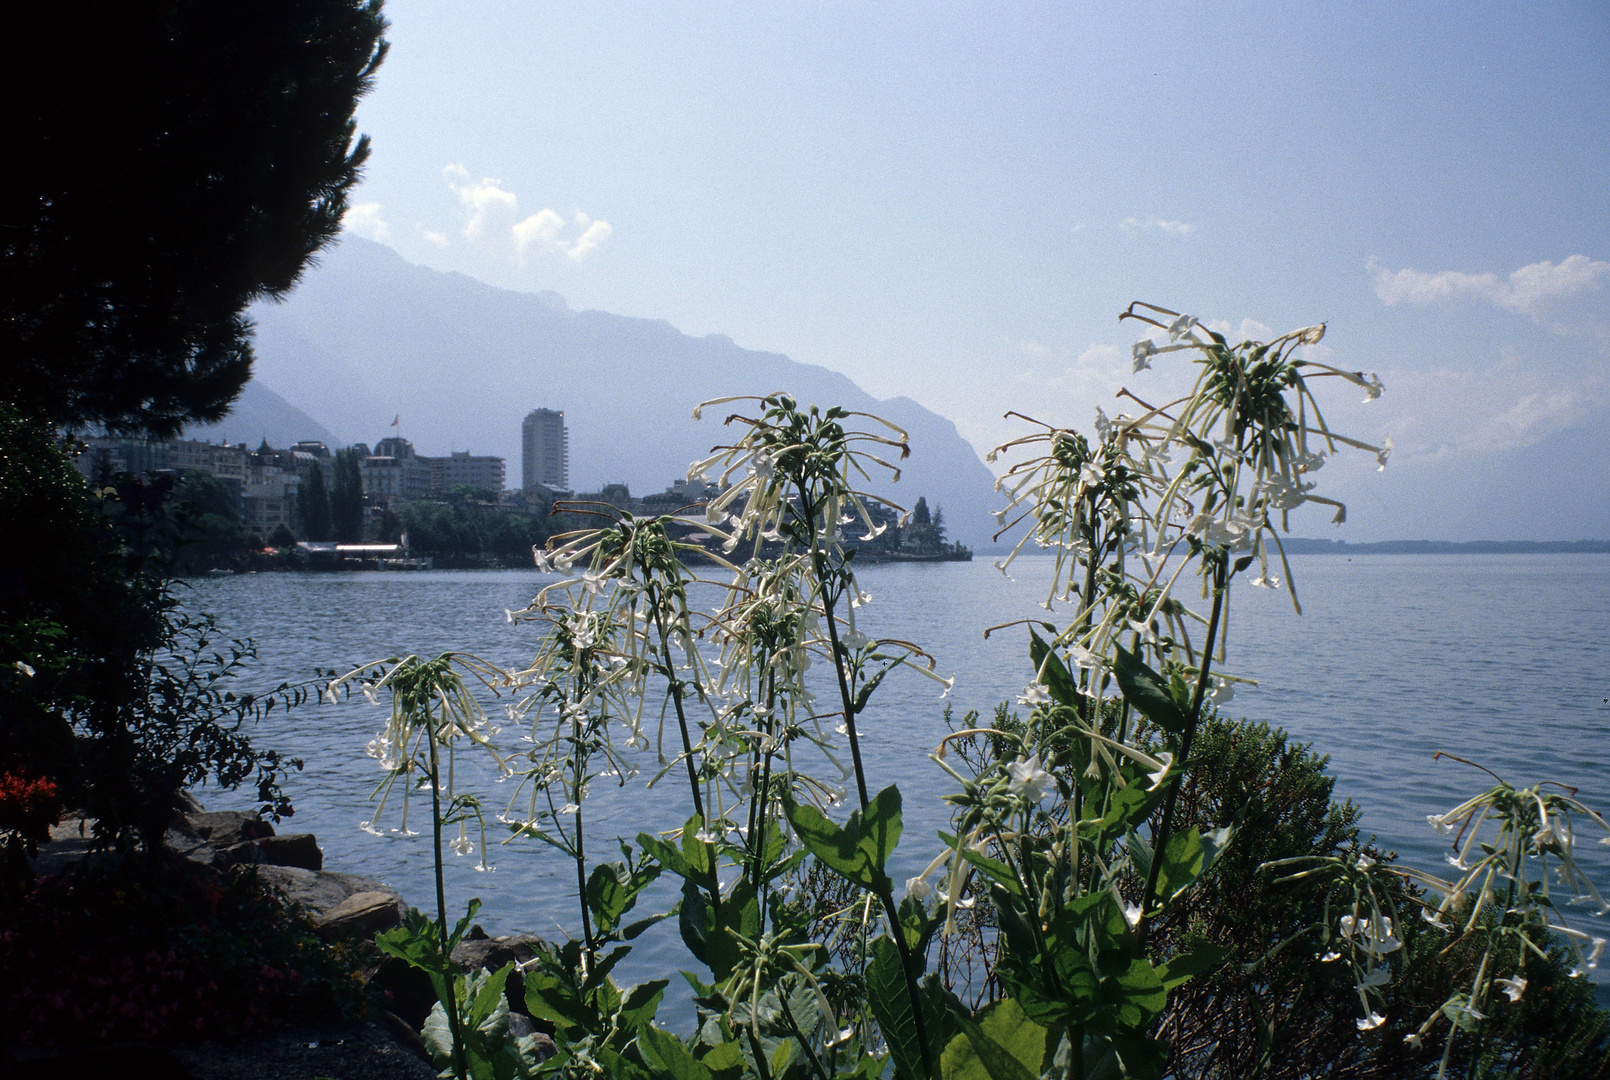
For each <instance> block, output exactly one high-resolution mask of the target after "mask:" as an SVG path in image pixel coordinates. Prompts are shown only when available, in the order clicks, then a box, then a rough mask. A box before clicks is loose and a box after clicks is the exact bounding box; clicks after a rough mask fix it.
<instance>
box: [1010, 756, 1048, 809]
mask: <svg viewBox="0 0 1610 1080" xmlns="http://www.w3.org/2000/svg"><path fill="white" fill-rule="evenodd" d="M1006 770H1007V771H1008V772H1010V773H1011V774H1012V783H1011V785H1010V786H1009V790H1010V791H1011V792H1012V794H1013V795H1021V796H1022V797H1023V799H1024V801H1025V802H1027V803H1028V804H1029V805H1030V806H1033V805H1034V804H1035V803H1037V802H1039V801H1040V800H1041V799H1042V798H1044V797H1045V793H1046V791H1047V789H1049V788H1050V787H1051V785H1052V783H1053V781H1052V778H1051V774H1050V773H1048V772H1046V771H1045V770H1044V769H1043V768H1041V767H1040V755H1039V754H1035V755H1033V756H1032V757H1030V758H1029V759H1028V760H1027V761H1014V762H1011V763H1010V764H1009V765H1007V766H1006Z"/></svg>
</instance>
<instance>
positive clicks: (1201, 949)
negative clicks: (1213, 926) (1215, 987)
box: [1157, 941, 1230, 990]
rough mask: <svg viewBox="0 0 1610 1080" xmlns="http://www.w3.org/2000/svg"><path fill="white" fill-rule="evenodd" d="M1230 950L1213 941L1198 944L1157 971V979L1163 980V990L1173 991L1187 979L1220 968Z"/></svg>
mask: <svg viewBox="0 0 1610 1080" xmlns="http://www.w3.org/2000/svg"><path fill="white" fill-rule="evenodd" d="M1228 955H1230V950H1229V949H1226V948H1225V947H1224V946H1222V945H1215V944H1214V943H1213V942H1211V941H1204V942H1201V943H1200V944H1198V945H1197V946H1196V947H1195V948H1194V949H1192V950H1191V951H1190V952H1184V953H1180V954H1179V955H1177V956H1175V957H1174V958H1173V959H1172V960H1170V961H1169V962H1168V963H1166V964H1164V965H1162V966H1161V967H1159V968H1158V969H1157V977H1158V978H1160V979H1162V980H1163V989H1165V990H1172V989H1174V988H1175V987H1176V986H1179V985H1181V984H1182V983H1184V982H1185V981H1186V980H1187V979H1191V978H1195V977H1196V976H1198V975H1200V974H1202V973H1203V972H1204V971H1211V970H1212V969H1213V968H1216V967H1218V966H1219V964H1220V963H1221V962H1222V961H1223V960H1224V958H1225V957H1226V956H1228Z"/></svg>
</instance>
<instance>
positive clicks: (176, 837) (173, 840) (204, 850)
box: [162, 829, 229, 868]
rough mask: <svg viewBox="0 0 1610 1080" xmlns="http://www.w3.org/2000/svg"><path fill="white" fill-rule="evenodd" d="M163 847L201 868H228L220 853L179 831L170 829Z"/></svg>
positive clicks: (163, 840)
mask: <svg viewBox="0 0 1610 1080" xmlns="http://www.w3.org/2000/svg"><path fill="white" fill-rule="evenodd" d="M162 846H163V847H165V848H167V849H168V850H169V851H171V852H173V853H174V854H175V855H178V856H179V857H180V858H182V859H189V860H190V861H191V862H193V863H196V864H198V865H200V866H210V867H215V868H217V867H224V866H228V865H229V864H228V863H227V862H224V861H223V860H222V859H221V858H220V857H219V851H218V849H217V848H215V847H213V846H212V845H211V844H209V843H207V841H205V840H200V839H197V838H196V837H193V836H187V835H185V834H184V833H182V832H180V831H179V830H178V829H169V830H168V831H167V834H166V835H164V836H163V838H162Z"/></svg>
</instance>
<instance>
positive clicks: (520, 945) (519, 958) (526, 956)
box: [453, 928, 542, 971]
mask: <svg viewBox="0 0 1610 1080" xmlns="http://www.w3.org/2000/svg"><path fill="white" fill-rule="evenodd" d="M477 929H479V928H477ZM541 944H542V939H541V938H539V937H537V936H536V935H535V934H509V935H507V936H506V937H479V938H477V937H468V938H465V939H464V940H463V941H460V942H459V943H458V947H457V948H455V949H454V950H453V963H455V964H457V965H458V966H459V969H460V970H462V971H475V970H476V969H478V968H486V969H487V970H488V971H496V970H497V969H498V968H500V967H502V966H503V965H504V964H507V963H508V962H509V961H511V960H512V961H514V962H515V963H516V964H522V965H523V964H525V963H526V962H527V961H529V960H533V959H535V958H536V955H537V950H536V947H537V946H538V945H541Z"/></svg>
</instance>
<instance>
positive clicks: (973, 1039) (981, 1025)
mask: <svg viewBox="0 0 1610 1080" xmlns="http://www.w3.org/2000/svg"><path fill="white" fill-rule="evenodd" d="M957 1021H958V1022H959V1023H960V1025H961V1028H962V1034H961V1035H958V1036H956V1037H955V1038H953V1039H951V1040H950V1043H949V1044H948V1045H947V1046H946V1047H945V1052H944V1054H943V1055H942V1056H941V1057H940V1062H939V1068H940V1075H941V1076H942V1077H944V1078H945V1080H1005V1078H1014V1080H1023V1078H1027V1080H1034V1078H1036V1077H1038V1076H1040V1075H1041V1074H1042V1073H1043V1071H1044V1069H1045V1066H1046V1059H1047V1058H1048V1057H1050V1056H1051V1054H1053V1053H1054V1052H1055V1050H1056V1042H1055V1039H1054V1037H1053V1035H1052V1033H1051V1032H1050V1031H1047V1030H1046V1029H1045V1028H1044V1027H1042V1026H1040V1025H1039V1024H1037V1023H1035V1022H1034V1021H1033V1020H1031V1019H1030V1018H1029V1016H1028V1014H1027V1013H1025V1012H1024V1011H1023V1007H1022V1006H1021V1005H1019V1004H1018V1003H1017V1002H1016V1001H1015V1000H1013V999H1012V998H1003V999H1001V1000H1000V1001H997V1002H995V1003H993V1004H992V1005H990V1006H989V1007H988V1008H986V1009H985V1010H984V1011H983V1012H982V1013H980V1014H979V1015H978V1017H976V1018H974V1017H967V1016H958V1017H957Z"/></svg>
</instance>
